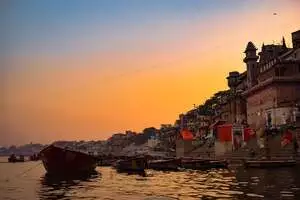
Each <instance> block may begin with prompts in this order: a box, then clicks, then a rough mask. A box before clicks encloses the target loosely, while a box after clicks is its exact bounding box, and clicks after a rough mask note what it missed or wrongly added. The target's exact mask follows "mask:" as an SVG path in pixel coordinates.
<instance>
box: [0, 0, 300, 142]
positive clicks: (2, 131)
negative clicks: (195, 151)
mask: <svg viewBox="0 0 300 200" xmlns="http://www.w3.org/2000/svg"><path fill="white" fill-rule="evenodd" d="M299 7H300V1H298V0H243V1H241V0H181V1H179V0H143V1H140V0H126V1H125V0H107V1H104V0H102V1H101V0H99V1H96V0H88V1H77V0H64V1H60V0H57V1H56V0H51V1H50V0H49V1H47V0H45V1H40V0H36V1H33V0H28V1H6V0H5V1H1V3H0V9H1V10H0V13H1V14H0V17H1V21H0V23H1V24H0V27H1V38H0V53H1V54H0V55H1V57H0V67H1V68H0V70H1V71H0V73H1V74H0V84H1V85H0V109H1V110H0V120H1V121H0V145H10V144H22V143H28V142H41V143H49V142H52V141H54V140H62V139H64V140H81V139H83V140H90V139H93V140H99V139H106V138H108V137H109V136H110V135H111V134H113V133H116V132H123V131H125V130H134V131H141V130H142V129H143V128H145V127H149V126H155V127H159V126H160V124H163V123H174V121H175V120H176V119H177V117H178V115H179V114H180V113H182V112H186V111H188V110H189V109H191V108H193V104H201V103H202V102H203V101H205V99H207V98H209V97H210V96H211V95H213V93H215V92H217V91H218V90H223V89H226V87H227V86H226V78H225V77H226V76H227V74H228V72H229V71H232V70H238V71H240V72H242V71H244V70H245V65H244V64H243V62H242V58H243V51H244V49H245V46H246V44H247V42H248V41H249V40H251V41H253V42H254V43H255V44H256V46H257V47H261V44H262V43H263V42H265V43H278V42H280V41H281V39H282V36H285V38H286V41H287V44H288V45H289V46H291V36H290V33H291V32H293V31H296V30H299V29H300V23H299V22H300V12H299ZM273 13H277V15H274V14H273Z"/></svg>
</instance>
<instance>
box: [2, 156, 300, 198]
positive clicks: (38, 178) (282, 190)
mask: <svg viewBox="0 0 300 200" xmlns="http://www.w3.org/2000/svg"><path fill="white" fill-rule="evenodd" d="M3 161H6V158H0V199H18V200H19V199H22V200H23V199H24V200H31V199H72V200H73V199H107V200H112V199H120V200H125V199H126V200H135V199H139V200H140V199H143V200H169V199H183V200H192V199H300V174H299V173H298V170H297V168H294V169H292V168H286V169H280V170H278V169H277V170H260V169H258V170H247V171H245V170H244V169H242V168H241V169H237V170H210V171H193V170H186V171H182V172H160V171H152V170H149V171H147V172H146V175H145V176H143V175H139V174H131V175H128V174H125V173H117V172H116V171H115V170H114V169H112V168H110V167H100V168H97V172H98V173H97V174H95V175H92V176H90V177H76V178H73V179H57V178H56V179H55V178H53V177H48V176H45V170H44V168H43V166H42V164H41V163H40V162H25V163H3Z"/></svg>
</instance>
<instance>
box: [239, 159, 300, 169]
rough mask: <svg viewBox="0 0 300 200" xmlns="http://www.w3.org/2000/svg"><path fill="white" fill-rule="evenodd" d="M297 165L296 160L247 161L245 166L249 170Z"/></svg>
mask: <svg viewBox="0 0 300 200" xmlns="http://www.w3.org/2000/svg"><path fill="white" fill-rule="evenodd" d="M296 164H297V162H296V160H247V161H244V166H245V167H248V168H275V167H293V166H295V165H296Z"/></svg>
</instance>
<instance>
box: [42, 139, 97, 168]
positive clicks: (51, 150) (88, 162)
mask: <svg viewBox="0 0 300 200" xmlns="http://www.w3.org/2000/svg"><path fill="white" fill-rule="evenodd" d="M39 155H40V158H41V160H42V162H43V165H44V167H45V169H46V171H47V173H49V174H78V173H91V172H94V171H95V168H96V166H97V160H96V158H95V157H94V156H92V155H89V154H85V153H82V152H78V151H73V150H69V149H65V148H61V147H58V146H55V145H53V144H52V145H50V146H48V147H46V148H44V149H43V150H42V151H41V152H40V154H39Z"/></svg>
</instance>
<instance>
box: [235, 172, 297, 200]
mask: <svg viewBox="0 0 300 200" xmlns="http://www.w3.org/2000/svg"><path fill="white" fill-rule="evenodd" d="M299 178H300V177H299V173H297V168H280V169H268V170H266V169H251V170H244V169H239V170H237V172H236V179H237V181H238V184H239V186H240V189H241V190H242V191H244V192H245V194H246V197H245V198H247V197H261V198H264V199H297V196H300V193H299V189H300V188H299V185H300V179H299Z"/></svg>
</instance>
